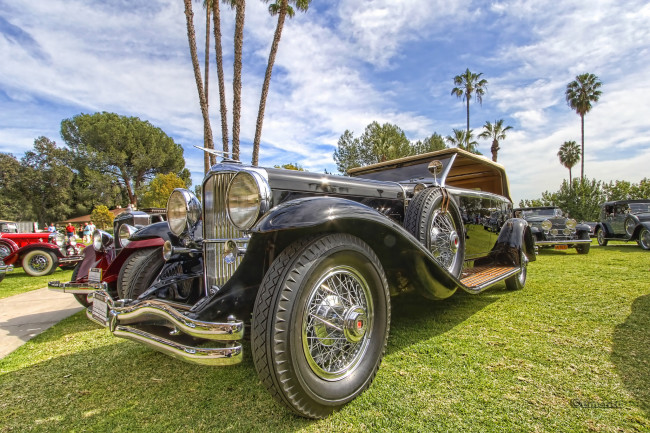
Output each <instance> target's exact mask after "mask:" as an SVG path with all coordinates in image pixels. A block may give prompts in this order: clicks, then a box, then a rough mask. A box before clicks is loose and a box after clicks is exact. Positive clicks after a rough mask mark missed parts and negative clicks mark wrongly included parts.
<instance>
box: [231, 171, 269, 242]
mask: <svg viewBox="0 0 650 433" xmlns="http://www.w3.org/2000/svg"><path fill="white" fill-rule="evenodd" d="M260 206H261V195H260V188H259V186H258V184H257V182H256V181H255V179H254V178H253V176H252V175H251V174H250V173H247V172H244V171H242V172H239V173H237V175H235V177H234V178H233V179H232V181H231V182H230V185H229V186H228V194H227V195H226V207H227V209H228V216H229V218H230V221H231V222H232V223H233V225H234V226H235V227H237V228H238V229H239V230H248V229H249V228H251V227H252V226H253V224H255V221H256V220H257V217H258V216H259V214H260Z"/></svg>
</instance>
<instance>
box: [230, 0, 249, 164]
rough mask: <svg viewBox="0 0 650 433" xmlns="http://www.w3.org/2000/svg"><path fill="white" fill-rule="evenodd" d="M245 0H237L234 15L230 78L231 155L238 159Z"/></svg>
mask: <svg viewBox="0 0 650 433" xmlns="http://www.w3.org/2000/svg"><path fill="white" fill-rule="evenodd" d="M245 9H246V0H237V12H236V15H235V60H234V73H235V75H234V77H233V80H232V87H233V103H232V123H233V124H232V156H233V159H236V160H239V126H240V125H239V122H240V118H241V70H242V47H243V45H244V12H245Z"/></svg>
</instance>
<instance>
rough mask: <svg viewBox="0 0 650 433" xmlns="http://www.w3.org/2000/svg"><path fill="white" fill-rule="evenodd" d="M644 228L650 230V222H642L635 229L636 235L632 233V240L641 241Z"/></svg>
mask: <svg viewBox="0 0 650 433" xmlns="http://www.w3.org/2000/svg"><path fill="white" fill-rule="evenodd" d="M643 228H646V229H648V230H650V221H642V222H640V223H639V224H637V226H636V227H635V229H634V233H632V238H631V239H639V233H640V232H641V229H643Z"/></svg>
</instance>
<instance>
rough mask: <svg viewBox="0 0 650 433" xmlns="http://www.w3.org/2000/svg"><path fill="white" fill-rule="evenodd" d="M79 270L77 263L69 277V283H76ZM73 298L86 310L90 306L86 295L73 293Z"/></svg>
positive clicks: (79, 265)
mask: <svg viewBox="0 0 650 433" xmlns="http://www.w3.org/2000/svg"><path fill="white" fill-rule="evenodd" d="M79 268H81V262H79V263H77V265H76V266H75V267H74V269H73V270H72V277H70V281H72V282H73V283H74V282H76V281H77V278H78V277H79ZM74 298H75V299H76V300H77V302H79V303H80V304H81V305H83V306H84V307H86V308H88V307H90V306H91V305H92V302H90V301H89V300H88V295H82V294H80V293H75V294H74Z"/></svg>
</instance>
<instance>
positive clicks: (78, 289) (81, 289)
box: [47, 281, 108, 295]
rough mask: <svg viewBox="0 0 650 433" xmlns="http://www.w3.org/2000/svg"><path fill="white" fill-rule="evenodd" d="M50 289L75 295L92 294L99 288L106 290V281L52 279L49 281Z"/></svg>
mask: <svg viewBox="0 0 650 433" xmlns="http://www.w3.org/2000/svg"><path fill="white" fill-rule="evenodd" d="M47 287H48V289H50V290H53V291H55V292H61V293H74V294H75V295H90V294H91V293H95V292H96V291H98V290H106V288H107V287H108V286H107V285H106V283H73V282H69V283H62V282H60V281H50V282H49V283H47Z"/></svg>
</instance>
